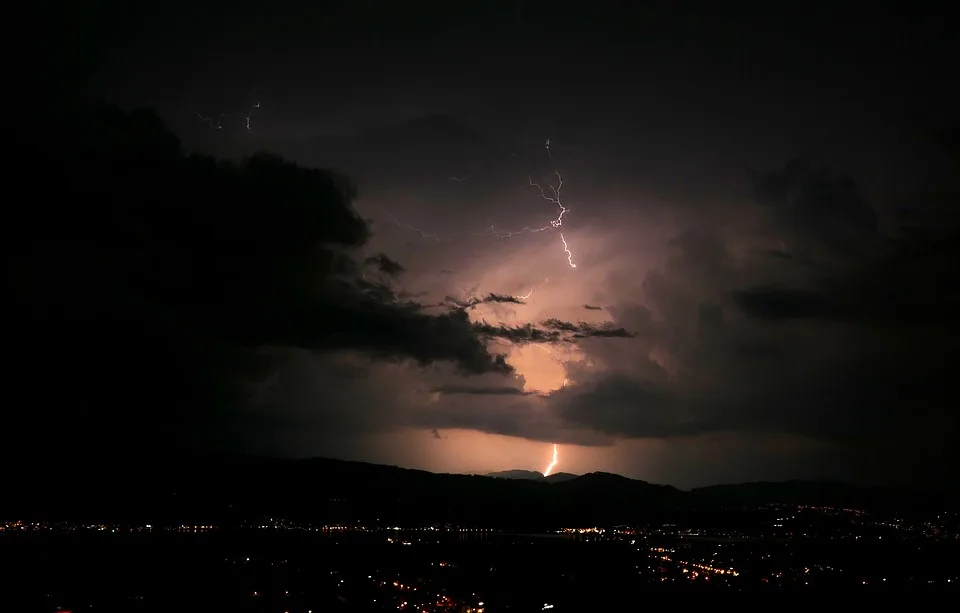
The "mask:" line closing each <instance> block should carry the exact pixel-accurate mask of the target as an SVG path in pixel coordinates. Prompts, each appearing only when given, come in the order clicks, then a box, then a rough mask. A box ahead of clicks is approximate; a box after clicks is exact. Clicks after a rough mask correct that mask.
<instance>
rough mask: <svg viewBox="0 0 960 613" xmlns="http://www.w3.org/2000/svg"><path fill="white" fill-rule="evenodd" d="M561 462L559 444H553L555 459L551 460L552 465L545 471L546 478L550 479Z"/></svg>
mask: <svg viewBox="0 0 960 613" xmlns="http://www.w3.org/2000/svg"><path fill="white" fill-rule="evenodd" d="M559 460H560V458H559V452H558V450H557V444H556V443H554V444H553V459H552V460H550V464H548V465H547V469H546V470H544V471H543V476H544V477H549V476H550V474H551V473H552V472H553V469H554V468H556V467H557V462H558V461H559Z"/></svg>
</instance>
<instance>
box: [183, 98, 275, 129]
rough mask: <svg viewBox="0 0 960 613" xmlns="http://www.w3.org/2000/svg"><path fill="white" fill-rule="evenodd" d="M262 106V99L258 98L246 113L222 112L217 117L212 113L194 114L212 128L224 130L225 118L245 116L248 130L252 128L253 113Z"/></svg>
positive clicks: (195, 112)
mask: <svg viewBox="0 0 960 613" xmlns="http://www.w3.org/2000/svg"><path fill="white" fill-rule="evenodd" d="M259 108H260V101H259V100H257V101H256V102H254V103H253V104H252V105H251V106H250V108H249V109H247V111H246V112H245V113H220V114H219V115H217V117H216V119H214V117H213V116H212V115H204V114H203V113H198V112H197V111H194V112H193V114H194V115H196V116H197V117H199V118H200V121H201V122H203V123H205V124H207V125H208V126H209V127H210V129H211V130H222V129H223V120H224V119H226V118H227V117H243V121H244V124H245V125H246V128H247V131H249V130H250V120H251V119H253V114H254V113H255V112H256V111H257V109H259Z"/></svg>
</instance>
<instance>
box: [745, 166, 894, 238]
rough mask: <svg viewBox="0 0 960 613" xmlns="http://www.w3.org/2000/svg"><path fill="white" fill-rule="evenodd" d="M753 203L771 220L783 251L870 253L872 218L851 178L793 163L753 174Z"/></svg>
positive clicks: (873, 232)
mask: <svg viewBox="0 0 960 613" xmlns="http://www.w3.org/2000/svg"><path fill="white" fill-rule="evenodd" d="M754 189H755V193H756V198H757V201H758V202H759V203H760V204H761V205H762V206H763V207H765V208H766V209H767V210H768V211H769V212H770V214H771V221H772V224H773V230H774V231H775V232H776V231H779V232H781V233H782V234H783V235H784V236H783V237H782V238H785V239H786V242H787V243H788V245H790V246H792V245H793V243H796V242H799V247H800V248H801V249H804V248H808V247H812V246H816V247H821V248H826V249H829V250H831V251H834V252H840V253H841V254H844V255H851V254H855V253H858V252H860V251H862V250H863V249H866V248H869V246H870V244H871V239H874V238H875V237H876V236H875V235H876V231H877V214H876V212H875V211H874V210H873V208H871V207H870V206H869V205H868V204H867V203H866V202H865V201H864V199H863V197H862V196H861V194H860V192H859V190H858V189H857V186H856V183H855V182H854V180H853V178H851V177H850V176H848V175H846V174H843V173H840V172H837V171H836V170H835V169H832V168H830V167H826V166H822V165H821V166H818V165H814V164H813V163H811V162H809V161H807V160H802V159H796V160H792V161H790V162H789V163H788V164H787V165H786V166H785V167H784V168H783V169H782V170H779V171H773V172H763V173H756V174H755V175H754Z"/></svg>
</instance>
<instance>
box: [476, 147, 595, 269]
mask: <svg viewBox="0 0 960 613" xmlns="http://www.w3.org/2000/svg"><path fill="white" fill-rule="evenodd" d="M544 148H545V149H546V150H547V157H549V158H550V161H551V162H554V159H553V153H551V152H550V139H549V138H548V139H547V140H546V143H545V144H544ZM553 174H555V175H556V176H557V184H556V185H554V184H552V183H550V184H547V189H544V188H543V186H542V185H540V184H539V183H536V182H534V180H533V178H532V177H530V176H528V177H527V183H528V185H529V186H530V187H536V188H537V189H538V190H539V191H540V197H541V198H543V199H544V200H546V201H547V202H550V203H551V204H553V205H555V206H556V207H557V217H556V218H555V219H552V220H550V222H549V223H547V224H546V225H544V226H540V227H533V226H524V227H523V228H520V229H519V230H513V231H507V230H502V229H500V228H497V227H496V226H494V225H491V226H490V228H489V229H488V230H485V231H483V232H475V233H474V234H477V235H483V234H487V233H488V232H489V233H490V234H493V235H494V236H496V237H497V238H511V237H514V236H518V235H520V234H527V233H531V234H532V233H537V232H544V231H546V230H555V229H557V228H560V227H561V226H562V225H563V216H564V215H565V214H566V213H567V212H569V210H570V209H568V208H567V207H565V206H564V205H563V200H562V198H561V195H560V191H561V190H562V189H563V176H562V175H561V174H560V171H558V170H557V169H556V168H554V169H553ZM548 190H549V191H548ZM560 241H561V242H562V243H563V250H564V252H565V253H566V254H567V264H569V265H570V268H576V267H577V265H576V264H574V262H573V253H572V252H571V251H570V246H569V244H568V243H567V239H566V238H564V236H563V233H562V232H561V233H560Z"/></svg>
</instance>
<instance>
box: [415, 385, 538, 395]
mask: <svg viewBox="0 0 960 613" xmlns="http://www.w3.org/2000/svg"><path fill="white" fill-rule="evenodd" d="M433 391H435V392H439V393H441V394H466V395H471V396H530V395H533V392H526V391H524V390H522V389H520V388H518V387H510V386H499V387H469V386H465V385H444V386H442V387H438V388H435V389H434V390H433Z"/></svg>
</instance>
